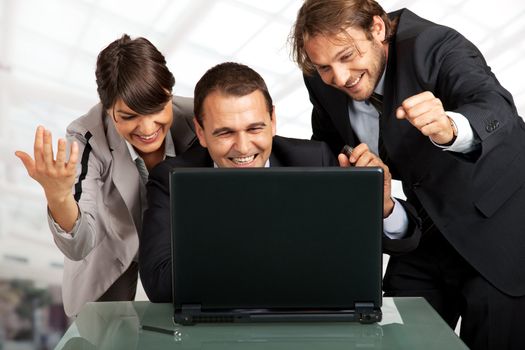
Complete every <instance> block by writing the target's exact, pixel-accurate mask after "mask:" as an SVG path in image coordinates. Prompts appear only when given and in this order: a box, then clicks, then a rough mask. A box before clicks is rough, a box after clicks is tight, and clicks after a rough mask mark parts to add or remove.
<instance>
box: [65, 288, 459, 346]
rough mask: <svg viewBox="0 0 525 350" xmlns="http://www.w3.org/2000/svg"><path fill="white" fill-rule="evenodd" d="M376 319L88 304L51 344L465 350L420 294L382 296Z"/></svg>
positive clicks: (117, 303) (153, 305)
mask: <svg viewBox="0 0 525 350" xmlns="http://www.w3.org/2000/svg"><path fill="white" fill-rule="evenodd" d="M383 304H384V306H383V321H382V322H381V324H368V325H364V324H358V323H352V322H348V323H250V324H246V323H236V324H219V323H216V324H198V325H195V326H179V325H177V324H174V323H173V321H172V315H173V308H172V305H171V304H153V303H150V302H146V301H138V302H111V303H89V304H87V305H86V306H84V308H83V309H82V311H81V312H80V314H79V315H78V317H77V318H76V319H75V322H74V323H73V324H71V326H70V327H69V329H68V330H67V332H66V333H65V334H64V336H63V338H62V339H61V341H60V343H59V344H58V345H57V347H56V349H75V350H87V349H112V350H117V349H126V350H130V349H148V350H149V349H234V350H236V349H287V350H288V349H323V350H330V349H363V348H364V349H389V350H394V349H403V350H409V349H425V350H431V349H436V350H438V349H439V350H442V349H448V350H453V349H468V348H467V347H466V346H465V345H464V344H463V342H462V341H461V340H460V339H459V338H458V336H457V335H456V334H455V333H454V332H453V331H452V330H451V329H450V328H449V327H448V325H447V324H446V323H445V321H443V320H442V319H441V318H440V317H439V316H438V314H437V313H436V312H435V311H434V309H432V307H431V306H430V305H429V304H428V303H427V302H426V301H425V300H424V299H423V298H384V301H383Z"/></svg>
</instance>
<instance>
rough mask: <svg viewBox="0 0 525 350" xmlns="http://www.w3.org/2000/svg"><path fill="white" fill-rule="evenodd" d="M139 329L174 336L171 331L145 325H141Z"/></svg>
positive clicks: (173, 332)
mask: <svg viewBox="0 0 525 350" xmlns="http://www.w3.org/2000/svg"><path fill="white" fill-rule="evenodd" d="M140 327H141V328H142V329H143V330H145V331H150V332H157V333H162V334H169V335H175V331H174V330H173V329H167V328H160V327H155V326H148V325H145V324H143V325H142V326H140Z"/></svg>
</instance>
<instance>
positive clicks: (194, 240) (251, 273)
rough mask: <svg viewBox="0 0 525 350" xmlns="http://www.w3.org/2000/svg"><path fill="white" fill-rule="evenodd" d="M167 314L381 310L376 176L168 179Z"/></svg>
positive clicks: (225, 172)
mask: <svg viewBox="0 0 525 350" xmlns="http://www.w3.org/2000/svg"><path fill="white" fill-rule="evenodd" d="M170 181H171V182H170V190H171V224H172V254H173V255H172V256H173V300H174V306H175V312H176V313H177V312H179V311H180V310H181V309H182V308H183V307H184V305H193V306H195V305H198V307H199V308H200V309H201V310H203V311H209V312H213V311H227V310H243V309H247V310H257V309H264V310H275V311H278V312H279V311H301V310H305V311H308V310H328V311H330V310H345V309H350V310H351V309H354V307H355V304H356V303H360V302H370V303H373V304H374V305H375V306H376V307H379V306H381V274H382V272H381V269H382V262H381V259H382V254H381V233H382V212H383V210H382V204H383V194H382V191H383V174H382V172H381V170H380V169H379V168H258V169H214V168H198V169H197V168H196V169H191V168H184V169H174V170H173V172H172V174H171V179H170Z"/></svg>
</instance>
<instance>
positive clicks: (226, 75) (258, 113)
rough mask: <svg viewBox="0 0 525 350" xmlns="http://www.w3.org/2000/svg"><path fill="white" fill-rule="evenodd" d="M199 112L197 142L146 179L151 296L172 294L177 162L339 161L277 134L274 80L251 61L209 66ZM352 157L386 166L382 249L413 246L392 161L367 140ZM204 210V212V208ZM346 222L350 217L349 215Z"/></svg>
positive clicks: (343, 161)
mask: <svg viewBox="0 0 525 350" xmlns="http://www.w3.org/2000/svg"><path fill="white" fill-rule="evenodd" d="M194 114H195V118H194V124H195V130H196V134H197V137H198V140H199V144H195V145H193V146H192V147H191V148H190V149H189V150H188V151H186V152H185V153H184V154H182V155H180V156H178V157H177V158H173V159H166V160H165V161H164V162H162V163H160V164H159V165H158V166H157V167H155V168H154V169H153V170H152V171H151V173H150V178H149V182H148V185H147V189H148V191H147V193H148V209H147V210H146V212H145V213H144V221H143V233H142V235H141V237H140V246H139V247H140V248H139V269H140V276H141V280H142V283H143V286H144V290H145V291H146V294H147V295H148V297H149V299H150V300H151V301H153V302H170V301H172V286H171V284H172V272H171V266H172V264H171V261H172V260H171V231H170V200H169V196H170V193H169V174H170V170H171V169H173V168H177V167H218V168H246V167H270V166H271V167H289V166H299V167H308V166H337V165H338V161H337V159H335V157H334V156H333V155H332V153H331V151H330V149H329V147H328V146H327V145H326V144H325V143H323V142H319V141H311V140H299V139H291V138H285V137H281V136H276V120H275V119H276V118H275V107H274V106H273V103H272V99H271V97H270V94H269V92H268V88H267V87H266V84H265V82H264V80H263V79H262V77H261V76H260V75H259V74H258V73H257V72H255V71H254V70H253V69H251V68H249V67H247V66H245V65H242V64H238V63H232V62H227V63H222V64H219V65H217V66H215V67H213V68H211V69H210V70H208V71H207V72H206V73H205V74H204V76H203V77H202V78H201V79H200V80H199V82H198V83H197V85H196V86H195V97H194ZM350 163H351V164H352V165H353V166H363V167H365V166H367V167H372V166H373V167H381V168H382V169H383V172H384V179H385V182H384V207H383V218H384V221H383V227H384V237H383V249H384V250H385V251H386V252H388V253H400V252H404V251H408V250H411V249H414V248H415V247H416V246H417V243H418V241H419V237H420V230H419V222H418V219H417V218H416V215H415V211H414V210H413V209H412V207H410V206H409V205H407V204H406V203H404V202H403V201H401V200H398V199H393V198H392V197H391V176H390V172H389V169H388V167H387V166H386V165H385V164H384V163H383V162H382V161H381V160H380V159H379V157H377V156H376V155H375V154H373V153H372V152H370V151H369V149H368V147H367V146H366V145H365V144H361V145H358V146H357V147H356V148H355V149H354V151H353V152H352V157H351V158H350V159H349V158H348V157H347V156H345V155H343V154H341V155H339V164H340V165H341V166H349V165H350ZM211 195H212V194H211ZM203 201H205V199H204V198H203ZM319 205H322V203H319ZM195 210H200V209H199V208H195ZM202 215H203V218H205V217H206V213H205V212H203V213H202ZM341 224H342V225H344V224H345V223H344V218H342V221H341ZM349 254H350V252H349Z"/></svg>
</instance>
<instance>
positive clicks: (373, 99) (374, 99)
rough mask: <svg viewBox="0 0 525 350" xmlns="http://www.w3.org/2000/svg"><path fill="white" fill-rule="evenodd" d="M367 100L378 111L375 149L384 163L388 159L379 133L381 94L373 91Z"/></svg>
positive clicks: (381, 111)
mask: <svg viewBox="0 0 525 350" xmlns="http://www.w3.org/2000/svg"><path fill="white" fill-rule="evenodd" d="M368 102H370V104H371V105H372V106H374V108H375V109H376V111H377V113H379V137H378V142H377V151H378V152H379V158H381V160H382V161H383V162H385V163H386V161H387V159H388V155H387V152H386V149H385V146H384V145H383V137H382V135H381V134H382V133H381V116H382V115H383V96H382V95H379V94H376V93H375V92H374V93H372V95H371V96H370V97H369V98H368Z"/></svg>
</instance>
